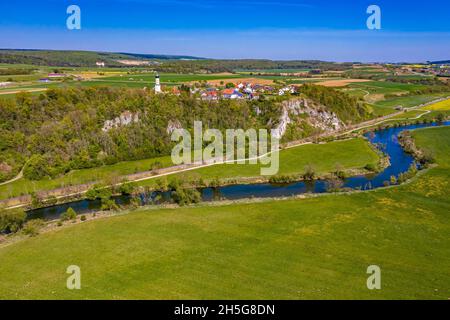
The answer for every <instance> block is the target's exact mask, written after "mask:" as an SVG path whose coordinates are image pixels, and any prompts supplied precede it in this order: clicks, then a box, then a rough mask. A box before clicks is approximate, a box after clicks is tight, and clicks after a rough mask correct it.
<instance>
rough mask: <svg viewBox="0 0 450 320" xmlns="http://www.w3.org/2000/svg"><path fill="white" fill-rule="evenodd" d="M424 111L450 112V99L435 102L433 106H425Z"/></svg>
mask: <svg viewBox="0 0 450 320" xmlns="http://www.w3.org/2000/svg"><path fill="white" fill-rule="evenodd" d="M425 110H432V111H450V99H449V100H445V101H441V102H437V103H435V104H432V105H430V106H427V107H426V108H425Z"/></svg>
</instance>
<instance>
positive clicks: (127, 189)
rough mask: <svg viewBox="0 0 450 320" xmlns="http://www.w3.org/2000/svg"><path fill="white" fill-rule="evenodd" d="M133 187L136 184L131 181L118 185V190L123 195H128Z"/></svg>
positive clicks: (134, 187)
mask: <svg viewBox="0 0 450 320" xmlns="http://www.w3.org/2000/svg"><path fill="white" fill-rule="evenodd" d="M135 189H136V186H135V185H134V184H133V183H130V182H127V183H124V184H122V185H121V186H120V187H119V192H120V193H121V194H123V195H130V194H132V193H133V192H134V190H135Z"/></svg>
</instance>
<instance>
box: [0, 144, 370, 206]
mask: <svg viewBox="0 0 450 320" xmlns="http://www.w3.org/2000/svg"><path fill="white" fill-rule="evenodd" d="M155 163H159V164H160V165H161V166H162V167H169V166H172V165H173V164H172V160H171V158H170V156H168V157H162V158H154V159H146V160H138V161H127V162H121V163H118V164H115V165H111V166H103V167H98V168H93V169H83V170H76V171H72V172H70V173H68V174H66V175H65V176H63V177H61V178H57V179H53V180H40V181H29V180H27V179H25V178H22V179H20V180H17V181H14V182H11V183H9V184H6V185H0V199H6V198H11V197H15V196H19V195H21V194H26V193H29V192H33V191H39V190H51V189H56V188H60V187H63V186H68V185H77V184H84V183H87V182H93V181H99V180H103V179H107V178H111V176H113V177H119V176H123V175H127V174H133V173H137V172H143V171H149V170H150V169H151V167H152V165H153V164H155ZM369 163H370V164H377V163H378V155H377V154H376V153H375V152H374V151H373V150H372V149H371V148H370V147H369V145H368V143H367V142H366V141H365V140H363V139H353V140H346V141H339V142H332V143H328V144H324V145H304V146H300V147H296V148H291V149H287V150H282V151H281V153H280V174H294V173H298V174H300V173H302V172H303V171H304V169H305V166H306V165H309V164H311V165H313V167H314V169H315V171H316V172H317V173H319V174H324V173H329V172H334V171H336V165H338V164H339V165H340V166H342V168H343V169H355V168H358V169H359V168H363V167H364V166H365V165H366V164H369ZM259 175H260V166H259V165H248V164H247V165H238V164H224V165H216V166H212V167H206V168H201V169H197V170H194V171H189V172H187V173H179V174H177V176H178V177H185V178H199V177H200V176H201V177H202V178H204V179H214V178H216V177H217V178H221V179H224V178H242V177H258V176H259ZM154 184H155V181H154V180H147V181H142V182H140V183H139V185H152V186H153V185H154Z"/></svg>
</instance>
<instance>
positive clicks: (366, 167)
mask: <svg viewBox="0 0 450 320" xmlns="http://www.w3.org/2000/svg"><path fill="white" fill-rule="evenodd" d="M364 168H365V169H366V170H369V171H372V172H376V171H377V166H376V165H374V164H373V163H368V164H366V166H365V167H364Z"/></svg>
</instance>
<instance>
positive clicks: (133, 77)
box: [102, 73, 244, 83]
mask: <svg viewBox="0 0 450 320" xmlns="http://www.w3.org/2000/svg"><path fill="white" fill-rule="evenodd" d="M160 77H161V82H163V83H184V82H192V81H207V80H220V79H236V78H243V77H244V76H243V75H233V74H227V73H226V74H164V73H163V74H160ZM102 80H113V81H124V80H125V81H145V82H150V83H154V80H155V74H154V73H149V74H124V75H122V76H113V77H105V78H102Z"/></svg>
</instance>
